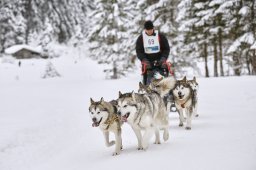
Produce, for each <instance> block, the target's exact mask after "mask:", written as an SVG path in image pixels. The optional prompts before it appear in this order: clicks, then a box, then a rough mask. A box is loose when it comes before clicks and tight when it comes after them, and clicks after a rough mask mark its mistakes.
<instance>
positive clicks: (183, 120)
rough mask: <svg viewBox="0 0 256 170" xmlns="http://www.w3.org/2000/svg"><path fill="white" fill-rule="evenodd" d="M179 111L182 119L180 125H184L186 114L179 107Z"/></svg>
mask: <svg viewBox="0 0 256 170" xmlns="http://www.w3.org/2000/svg"><path fill="white" fill-rule="evenodd" d="M178 113H179V119H180V123H179V126H183V122H185V119H184V116H183V110H182V109H178Z"/></svg>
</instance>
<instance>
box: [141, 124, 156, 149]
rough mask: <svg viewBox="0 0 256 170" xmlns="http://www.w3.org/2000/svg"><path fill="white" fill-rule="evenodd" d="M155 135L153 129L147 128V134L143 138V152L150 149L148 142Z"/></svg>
mask: <svg viewBox="0 0 256 170" xmlns="http://www.w3.org/2000/svg"><path fill="white" fill-rule="evenodd" d="M153 133H154V128H153V127H148V128H146V130H145V133H144V135H143V138H142V147H143V150H147V148H148V141H149V140H150V138H151V137H152V134H153Z"/></svg>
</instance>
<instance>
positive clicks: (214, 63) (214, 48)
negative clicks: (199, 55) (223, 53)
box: [213, 35, 218, 77]
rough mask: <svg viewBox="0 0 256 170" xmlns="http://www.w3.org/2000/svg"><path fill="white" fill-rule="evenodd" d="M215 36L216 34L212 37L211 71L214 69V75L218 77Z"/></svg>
mask: <svg viewBox="0 0 256 170" xmlns="http://www.w3.org/2000/svg"><path fill="white" fill-rule="evenodd" d="M216 41H217V38H216V35H214V38H213V65H214V66H213V71H214V77H218V51H217V42H216Z"/></svg>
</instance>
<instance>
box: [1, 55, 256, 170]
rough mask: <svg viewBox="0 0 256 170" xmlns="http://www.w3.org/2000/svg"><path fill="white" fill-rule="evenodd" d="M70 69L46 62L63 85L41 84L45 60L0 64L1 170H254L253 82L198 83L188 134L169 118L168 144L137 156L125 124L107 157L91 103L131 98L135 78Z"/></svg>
mask: <svg viewBox="0 0 256 170" xmlns="http://www.w3.org/2000/svg"><path fill="white" fill-rule="evenodd" d="M0 61H1V59H0ZM76 61H77V60H75V59H72V58H57V59H52V63H53V65H54V66H55V68H56V70H57V71H58V72H59V73H60V74H61V77H60V78H49V79H42V78H41V76H42V75H43V74H44V71H45V67H46V65H47V63H48V60H22V63H21V67H18V61H16V60H15V61H13V63H12V64H10V63H6V62H4V63H1V62H0V170H94V169H95V170H103V169H116V170H131V169H145V170H155V169H163V170H164V169H173V170H183V169H184V170H187V169H191V170H230V169H232V170H255V169H256V161H255V160H256V144H255V143H256V123H255V121H256V77H253V76H251V77H249V76H247V77H225V78H208V79H206V78H199V79H198V81H199V84H200V91H199V102H200V103H199V110H198V112H199V115H200V116H199V117H198V118H195V119H194V120H193V121H192V130H191V131H187V130H185V129H184V127H183V128H181V127H178V115H177V113H173V112H172V113H170V115H169V117H170V128H169V130H170V131H169V132H170V139H169V140H168V141H167V142H162V144H161V145H154V144H153V139H152V142H151V144H150V145H149V149H148V150H147V151H138V150H136V147H137V141H136V137H135V135H134V133H133V131H132V130H131V128H130V127H129V126H128V125H127V124H125V125H124V126H123V134H122V137H123V146H124V150H123V151H122V152H121V154H120V155H118V156H114V157H113V156H111V154H112V152H113V150H114V147H110V148H107V147H106V146H105V145H104V139H103V135H102V133H101V131H100V130H99V129H98V128H93V127H92V126H91V125H92V122H91V119H90V116H89V113H88V106H89V101H90V100H89V99H90V97H92V98H93V99H95V100H99V99H100V97H104V99H105V100H111V99H116V98H117V96H118V91H119V90H120V91H122V92H129V91H132V90H137V88H138V82H139V80H140V76H139V73H138V71H135V73H134V74H130V75H129V76H128V77H127V78H123V79H120V80H105V79H104V73H102V69H101V67H100V66H99V65H97V64H96V63H95V62H94V61H91V60H89V59H79V60H78V61H77V62H76ZM111 138H113V136H111Z"/></svg>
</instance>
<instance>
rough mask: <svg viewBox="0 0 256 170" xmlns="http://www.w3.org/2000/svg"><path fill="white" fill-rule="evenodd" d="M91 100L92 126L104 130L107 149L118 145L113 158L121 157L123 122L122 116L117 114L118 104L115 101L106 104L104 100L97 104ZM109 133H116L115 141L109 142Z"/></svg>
mask: <svg viewBox="0 0 256 170" xmlns="http://www.w3.org/2000/svg"><path fill="white" fill-rule="evenodd" d="M90 100H91V105H90V107H89V112H90V116H91V119H92V126H93V127H99V128H100V129H101V130H102V132H103V134H104V138H105V144H106V146H107V147H110V146H113V145H114V144H116V146H115V152H114V153H113V156H115V155H119V154H120V152H121V149H122V139H121V132H122V131H121V125H122V122H121V118H120V115H118V114H117V107H116V105H117V102H116V101H115V100H112V101H111V102H106V101H104V99H103V98H101V100H100V101H97V102H95V101H93V99H92V98H91V99H90ZM109 132H113V133H114V135H115V141H109Z"/></svg>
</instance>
